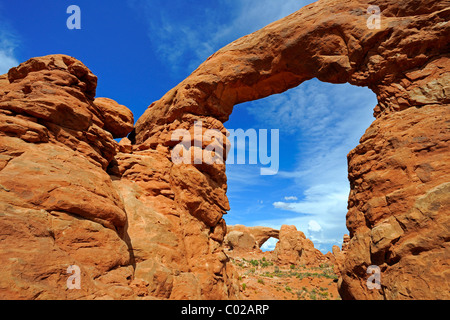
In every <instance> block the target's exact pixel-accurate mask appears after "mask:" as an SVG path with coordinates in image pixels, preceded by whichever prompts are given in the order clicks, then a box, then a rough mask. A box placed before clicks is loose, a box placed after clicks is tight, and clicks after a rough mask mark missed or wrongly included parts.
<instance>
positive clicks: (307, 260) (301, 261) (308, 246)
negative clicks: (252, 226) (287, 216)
mask: <svg viewBox="0 0 450 320" xmlns="http://www.w3.org/2000/svg"><path fill="white" fill-rule="evenodd" d="M279 236H280V241H278V243H277V245H276V247H275V250H274V251H273V254H274V258H275V259H276V260H277V262H278V264H285V265H305V266H318V265H320V264H321V263H327V262H329V259H328V258H327V257H325V256H324V255H323V254H322V252H320V251H319V250H318V249H316V248H315V247H314V243H313V242H312V241H311V240H310V239H307V238H306V237H305V234H304V233H303V232H301V231H298V230H297V228H296V227H295V226H287V225H283V226H281V229H280V235H279Z"/></svg>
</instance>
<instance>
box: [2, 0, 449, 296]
mask: <svg viewBox="0 0 450 320" xmlns="http://www.w3.org/2000/svg"><path fill="white" fill-rule="evenodd" d="M369 4H372V2H371V1H367V0H356V1H350V2H336V1H331V0H320V1H318V2H316V3H313V4H311V5H309V6H307V7H305V8H303V9H302V10H300V11H298V12H296V13H294V14H292V15H290V16H288V17H286V18H284V19H282V20H280V21H278V22H275V23H273V24H271V25H269V26H267V27H265V28H263V29H261V30H259V31H257V32H255V33H253V34H251V35H248V36H245V37H243V38H241V39H238V40H237V41H235V42H233V43H231V44H230V45H228V46H226V47H224V48H223V49H221V50H219V51H218V52H217V53H215V54H214V55H212V56H211V57H210V58H209V59H208V60H207V61H205V62H204V63H203V64H202V65H201V66H200V67H199V68H198V69H197V70H195V71H194V72H193V73H192V74H191V75H190V76H189V77H188V78H187V79H186V80H184V81H183V82H181V83H180V84H179V85H178V86H177V87H175V88H174V89H172V90H171V91H169V92H168V93H167V94H166V95H165V96H164V97H162V98H161V100H159V101H157V102H155V103H153V104H152V105H151V106H150V107H149V109H148V110H147V111H146V112H145V114H144V115H143V116H142V117H141V118H140V119H139V120H138V122H137V124H136V127H135V132H134V133H133V134H132V135H130V139H129V141H127V140H124V141H123V142H122V143H121V144H120V145H118V144H117V143H116V142H115V141H114V139H113V138H114V137H119V136H122V135H125V134H126V132H128V131H129V130H130V129H131V127H132V124H131V123H130V120H131V119H130V113H129V112H128V111H127V110H126V109H124V108H123V107H121V106H119V105H117V104H115V103H114V102H111V101H105V100H103V101H102V100H97V101H94V99H95V89H96V81H97V78H96V77H95V76H94V75H93V74H92V73H91V72H90V71H89V70H88V69H87V68H86V67H85V66H84V65H83V64H82V63H81V62H79V61H77V60H75V59H73V58H70V57H67V56H48V57H42V58H36V59H31V60H29V61H28V62H26V63H24V64H21V65H20V66H19V67H17V68H13V69H11V70H10V72H9V73H8V76H7V77H5V76H2V77H0V117H1V119H0V133H1V135H0V146H1V147H0V148H1V149H0V206H1V208H2V210H1V216H0V224H1V225H0V237H1V238H0V239H1V242H0V252H1V255H0V262H1V263H0V297H3V298H22V299H34V298H41V299H45V298H105V297H106V298H133V297H136V295H139V296H143V297H145V296H152V297H157V298H172V299H176V298H201V299H225V298H235V297H237V295H238V290H237V288H236V282H235V280H234V279H235V274H234V272H233V269H232V267H231V266H230V265H229V264H228V263H227V256H226V254H225V253H224V251H223V245H222V243H223V239H224V236H225V234H226V225H225V222H224V220H223V215H224V214H225V213H226V212H227V210H229V204H228V200H227V197H226V190H227V185H226V175H225V165H224V164H214V165H207V164H205V163H202V164H195V165H194V164H193V165H174V164H173V163H172V162H171V158H170V152H171V151H172V149H173V147H174V145H175V144H176V142H175V143H174V142H173V141H171V138H172V133H173V132H174V131H175V130H176V129H180V128H183V129H187V130H192V129H193V126H194V123H195V121H198V120H201V121H202V122H203V127H204V128H207V129H218V130H220V131H221V132H222V134H223V135H224V143H223V144H224V147H225V145H226V138H225V135H226V131H225V128H224V126H223V122H225V121H226V120H228V117H229V115H230V114H231V112H232V109H233V106H234V105H235V104H238V103H241V102H245V101H250V100H255V99H259V98H263V97H266V96H268V95H271V94H274V93H281V92H283V91H285V90H287V89H290V88H292V87H295V86H297V85H299V84H300V83H302V82H303V81H306V80H309V79H312V78H314V77H317V78H318V79H319V80H322V81H327V82H332V83H345V82H349V83H351V84H354V85H358V86H367V87H369V88H370V89H372V90H373V91H374V92H375V93H376V94H377V97H378V105H377V106H376V107H375V116H376V118H377V119H376V121H375V122H374V123H373V124H372V125H371V127H370V128H369V129H368V130H367V131H366V134H365V135H364V136H363V137H362V139H361V142H360V145H359V146H358V147H356V148H355V150H353V151H352V152H351V153H350V154H349V156H348V160H349V179H350V183H351V194H350V198H349V212H348V215H347V226H348V229H349V230H350V241H349V244H348V250H347V253H346V259H345V263H344V265H343V267H342V269H341V274H342V277H341V279H340V293H341V295H342V297H343V298H345V299H351V298H355V299H365V298H368V299H378V298H385V299H402V298H404V299H427V298H448V297H449V296H448V292H449V290H448V265H449V262H450V257H449V253H450V250H449V246H448V243H449V242H448V239H449V230H450V226H449V218H448V217H449V215H448V209H447V208H448V205H449V201H450V200H449V199H448V195H449V194H450V193H449V190H448V189H449V181H450V179H449V178H450V161H449V139H450V138H449V128H448V122H449V121H450V118H449V115H450V112H449V111H450V105H449V99H448V96H449V74H450V72H449V69H450V63H449V59H450V57H449V55H448V52H450V47H449V46H450V45H449V41H448V38H449V28H450V27H449V24H448V20H449V16H450V10H449V9H448V8H449V4H450V3H449V1H448V0H445V1H431V0H427V1H422V2H421V3H420V4H418V3H417V1H413V0H405V1H394V0H379V1H377V5H378V6H379V7H380V9H381V14H382V21H381V28H380V29H369V28H368V27H367V20H368V18H369V15H368V14H367V7H368V6H369ZM194 139H195V138H194ZM202 147H203V148H204V147H205V146H204V145H202ZM118 151H120V152H119V153H117V152H118ZM106 170H108V171H106ZM149 234H150V235H152V236H151V237H150V239H148V237H149ZM156 235H157V236H156ZM280 237H281V235H280ZM293 239H294V240H295V239H297V238H295V237H294V238H293ZM280 241H281V240H280ZM74 264H75V265H79V266H80V268H81V277H82V281H83V285H82V289H81V290H66V288H65V281H66V279H67V274H66V270H67V267H68V266H69V265H74ZM370 265H377V266H379V267H380V268H381V271H382V279H381V284H382V290H370V289H369V288H368V287H367V286H366V279H367V277H368V275H367V274H366V270H367V268H368V266H370Z"/></svg>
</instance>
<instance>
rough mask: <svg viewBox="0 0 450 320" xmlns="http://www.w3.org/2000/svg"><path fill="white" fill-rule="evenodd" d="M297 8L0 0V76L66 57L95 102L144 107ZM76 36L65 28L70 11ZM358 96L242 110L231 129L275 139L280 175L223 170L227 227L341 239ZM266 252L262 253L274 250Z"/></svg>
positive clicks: (227, 2) (325, 96)
mask: <svg viewBox="0 0 450 320" xmlns="http://www.w3.org/2000/svg"><path fill="white" fill-rule="evenodd" d="M311 2H312V1H302V0H285V1H280V0H216V1H204V0H195V1H194V0H191V1H189V0H164V1H162V0H109V1H100V0H98V1H92V0H83V1H75V0H73V1H65V0H58V1H56V0H40V1H32V0H28V1H25V0H23V1H10V0H0V74H3V73H6V72H7V71H8V69H9V68H10V67H13V66H15V65H17V64H18V63H20V62H23V61H25V60H27V59H29V58H31V57H35V56H42V55H47V54H54V53H64V54H68V55H71V56H74V57H76V58H78V59H79V60H81V61H82V62H83V63H85V64H86V65H87V66H88V67H89V68H90V69H91V70H92V71H93V72H94V74H96V75H97V76H98V77H99V82H98V88H97V96H98V97H109V98H112V99H115V100H116V101H118V102H119V103H121V104H123V105H126V106H127V107H129V108H130V109H131V110H132V111H133V113H134V115H135V119H136V120H137V119H138V118H139V117H140V116H141V115H142V113H143V112H144V111H145V109H146V108H147V107H148V106H149V105H150V104H151V103H152V102H153V101H155V100H158V99H160V98H161V97H162V96H163V95H164V94H165V93H166V92H167V91H168V90H170V89H171V88H173V87H174V86H176V85H177V84H178V83H179V82H180V81H182V80H183V79H184V78H186V77H187V76H188V75H189V74H190V73H191V72H192V71H193V70H195V68H196V67H197V66H198V65H199V64H200V63H201V62H203V61H204V60H205V59H206V58H207V57H208V56H209V55H211V54H212V53H214V52H215V51H217V50H218V49H220V48H221V47H223V46H224V45H226V44H228V43H229V42H232V41H233V40H235V39H238V38H239V37H241V36H244V35H246V34H248V33H251V32H253V31H256V30H258V29H260V28H262V27H264V26H265V25H267V24H269V23H271V22H273V21H276V20H278V19H280V18H282V17H284V16H286V15H288V14H290V13H292V12H295V11H297V10H298V9H300V8H301V7H303V6H304V5H306V4H309V3H311ZM72 4H76V5H78V6H79V7H80V8H81V30H69V29H68V28H67V27H66V20H67V18H68V17H69V14H67V13H66V10H67V7H68V6H69V5H72ZM375 105H376V97H375V95H374V94H373V93H372V92H371V91H370V90H369V89H367V88H357V87H354V86H350V85H348V84H345V85H332V84H326V83H321V82H319V81H318V80H315V79H314V80H311V81H308V82H306V83H304V84H302V85H301V86H299V87H297V88H294V89H291V90H289V91H288V92H285V93H283V94H280V95H275V96H271V97H268V98H266V99H262V100H258V101H254V102H250V103H245V104H241V105H238V106H236V107H235V110H234V112H233V114H232V116H231V118H230V121H228V122H227V123H226V124H225V126H226V127H227V128H229V129H238V128H242V129H244V130H246V129H250V128H252V129H269V130H270V129H279V130H280V169H279V173H278V174H277V175H274V176H261V175H260V174H259V173H260V171H259V170H260V167H261V166H260V165H229V166H228V167H227V175H228V178H229V182H228V185H229V188H228V197H229V200H230V205H231V211H230V212H229V214H228V215H226V216H225V219H226V221H227V223H228V224H244V225H248V226H256V225H264V226H271V227H274V228H280V227H281V225H282V224H291V225H296V226H297V228H298V229H299V230H302V231H303V232H304V233H305V234H306V235H307V236H308V237H310V238H311V239H312V240H313V241H314V243H315V245H316V247H317V248H319V249H320V250H322V251H323V252H327V251H330V250H331V247H332V245H334V244H337V245H340V244H341V243H342V237H343V235H344V234H345V233H347V229H346V227H345V215H346V212H347V209H346V207H347V198H348V193H349V183H348V181H347V160H346V155H347V154H348V152H349V151H350V150H351V149H353V148H354V147H355V146H356V145H357V144H358V141H359V138H360V137H361V136H362V134H363V133H364V131H365V129H366V128H367V127H368V126H369V125H370V123H371V122H372V121H373V120H374V119H373V117H372V110H373V108H374V106H375ZM273 245H274V242H273V241H270V242H269V243H267V245H266V246H265V248H267V249H269V248H271V246H272V247H273Z"/></svg>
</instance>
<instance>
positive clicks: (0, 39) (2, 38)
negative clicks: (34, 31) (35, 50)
mask: <svg viewBox="0 0 450 320" xmlns="http://www.w3.org/2000/svg"><path fill="white" fill-rule="evenodd" d="M0 19H1V17H0ZM17 46H18V40H17V37H16V36H15V35H14V33H13V32H11V31H10V27H9V26H7V25H6V23H4V22H0V75H1V74H5V73H7V72H8V71H9V69H11V68H12V67H16V66H17V65H19V61H18V60H17V58H16V57H15V54H14V51H15V49H16V48H17Z"/></svg>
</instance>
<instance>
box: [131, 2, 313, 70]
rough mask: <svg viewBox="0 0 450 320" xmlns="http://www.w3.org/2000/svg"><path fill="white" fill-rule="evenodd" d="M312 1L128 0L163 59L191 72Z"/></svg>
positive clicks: (175, 67) (173, 66) (175, 68)
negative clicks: (197, 0) (198, 0)
mask: <svg viewBox="0 0 450 320" xmlns="http://www.w3.org/2000/svg"><path fill="white" fill-rule="evenodd" d="M312 2H313V1H312V0H286V1H283V2H282V3H280V1H279V0H231V1H214V2H211V6H210V7H209V6H205V4H204V3H203V4H201V5H198V4H194V3H189V4H186V3H184V4H178V5H171V6H170V7H169V6H164V2H163V1H156V2H155V1H154V0H151V1H150V0H147V1H142V2H138V1H136V0H128V3H129V5H130V6H131V7H132V8H134V9H135V10H136V11H139V12H140V15H142V16H143V19H144V20H145V21H147V24H148V26H149V38H150V40H151V41H152V43H153V45H154V47H155V49H156V50H157V51H158V53H159V55H160V56H161V58H162V60H163V61H165V62H168V63H170V66H171V68H172V69H173V70H174V71H177V72H180V71H181V72H192V71H193V70H194V69H195V68H197V67H198V66H199V65H200V64H201V63H202V62H203V61H204V60H206V59H207V58H208V57H209V56H210V55H211V54H213V53H214V52H216V51H217V50H219V49H220V48H221V47H223V46H225V45H227V44H228V43H230V42H232V41H234V40H236V39H238V38H240V37H242V36H244V35H247V34H249V33H252V32H254V31H257V30H259V29H261V28H262V27H264V26H266V25H267V24H269V23H272V22H274V21H276V20H279V19H281V18H283V17H285V16H287V15H289V14H291V13H293V12H295V11H297V10H299V9H300V8H302V7H303V6H305V5H307V4H309V3H312ZM187 5H188V6H189V8H188V9H186V7H184V6H187ZM155 8H157V9H155ZM183 9H186V11H189V13H188V12H182V11H183Z"/></svg>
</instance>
